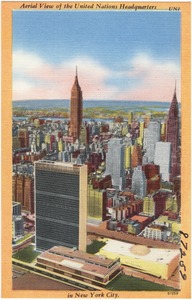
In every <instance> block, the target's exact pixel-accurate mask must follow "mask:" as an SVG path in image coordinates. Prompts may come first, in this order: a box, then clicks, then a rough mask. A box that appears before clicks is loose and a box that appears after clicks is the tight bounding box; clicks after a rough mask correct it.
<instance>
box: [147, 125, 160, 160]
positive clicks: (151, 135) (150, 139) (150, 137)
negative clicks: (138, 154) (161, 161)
mask: <svg viewBox="0 0 192 300" xmlns="http://www.w3.org/2000/svg"><path fill="white" fill-rule="evenodd" d="M159 141H160V123H159V122H158V121H150V122H149V124H148V127H147V128H145V129H144V143H143V148H144V150H145V151H146V153H145V156H146V157H147V163H152V162H154V155H155V144H156V142H159Z"/></svg>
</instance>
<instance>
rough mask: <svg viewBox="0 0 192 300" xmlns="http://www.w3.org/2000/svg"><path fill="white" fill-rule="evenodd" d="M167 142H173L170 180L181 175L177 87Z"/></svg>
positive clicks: (172, 104)
mask: <svg viewBox="0 0 192 300" xmlns="http://www.w3.org/2000/svg"><path fill="white" fill-rule="evenodd" d="M167 142H170V143H171V176H170V180H171V181H172V179H173V178H174V177H175V176H177V175H179V163H178V148H179V109H178V102H177V96H176V87H175V90H174V95H173V99H172V102H171V106H170V108H169V114H168V120H167Z"/></svg>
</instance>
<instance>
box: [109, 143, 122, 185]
mask: <svg viewBox="0 0 192 300" xmlns="http://www.w3.org/2000/svg"><path fill="white" fill-rule="evenodd" d="M124 160H125V145H124V144H123V139H120V138H112V139H111V140H110V141H109V143H108V152H107V155H106V174H110V175H111V177H112V185H113V186H114V187H115V188H118V189H120V190H123V189H125V184H126V176H125V169H124Z"/></svg>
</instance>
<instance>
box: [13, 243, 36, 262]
mask: <svg viewBox="0 0 192 300" xmlns="http://www.w3.org/2000/svg"><path fill="white" fill-rule="evenodd" d="M39 254H40V252H37V251H35V250H34V246H32V245H30V246H28V247H27V248H25V249H22V250H20V251H18V252H17V253H15V254H13V258H16V259H19V260H22V261H24V262H28V263H30V262H32V261H33V260H34V259H35V258H36V257H37V256H38V255H39Z"/></svg>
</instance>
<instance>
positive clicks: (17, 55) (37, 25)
mask: <svg viewBox="0 0 192 300" xmlns="http://www.w3.org/2000/svg"><path fill="white" fill-rule="evenodd" d="M75 65H78V73H79V80H80V84H81V83H82V84H81V87H82V90H83V92H84V98H85V99H88V100H90V99H98V100H100V99H112V100H113V99H119V100H157V101H169V100H170V99H169V98H170V97H171V96H172V94H173V89H174V82H175V80H177V82H178V84H177V85H178V90H179V89H180V84H179V83H180V13H178V12H149V11H148V12H143V11H142V12H138V11H137V12H130V11H128V12H122V11H119V12H118V11H14V12H13V100H22V99H23V100H26V98H27V99H31V97H33V98H35V99H43V98H45V99H47V98H49V99H56V98H57V99H65V98H69V97H70V89H71V85H72V83H73V80H74V73H75Z"/></svg>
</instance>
